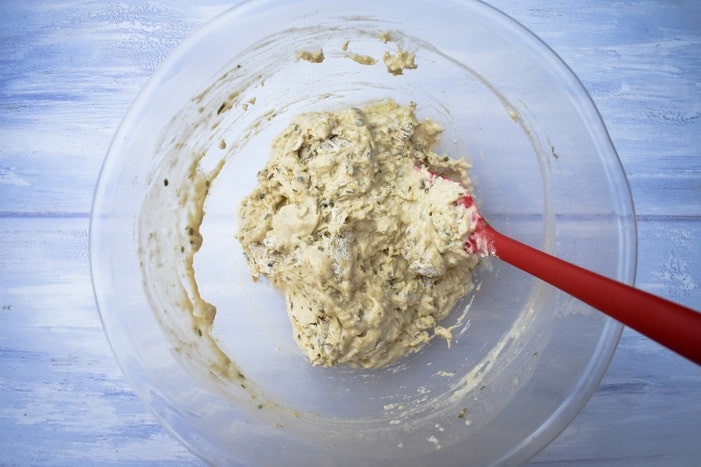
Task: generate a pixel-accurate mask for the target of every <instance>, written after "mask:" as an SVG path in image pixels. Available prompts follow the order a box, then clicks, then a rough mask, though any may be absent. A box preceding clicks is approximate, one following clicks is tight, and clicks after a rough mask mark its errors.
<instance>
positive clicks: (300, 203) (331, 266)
mask: <svg viewBox="0 0 701 467" xmlns="http://www.w3.org/2000/svg"><path fill="white" fill-rule="evenodd" d="M414 107H415V106H414V105H413V104H411V105H408V106H400V105H398V104H396V103H395V102H393V101H390V100H388V101H382V102H377V103H373V104H371V105H369V106H367V107H365V108H363V109H357V108H351V109H347V110H343V111H340V112H337V113H329V112H324V113H308V114H303V115H300V116H299V117H297V118H296V119H295V120H294V121H293V122H292V123H291V124H290V125H289V126H288V127H287V128H286V129H285V130H284V131H283V132H282V133H281V134H280V135H278V136H277V137H276V139H275V140H274V141H273V146H272V154H271V158H270V160H269V162H268V163H267V165H266V166H265V167H264V168H263V169H262V170H261V171H260V172H259V174H258V185H257V186H256V188H255V189H254V190H253V192H252V193H251V194H250V195H249V196H248V197H246V198H245V199H244V200H243V202H242V204H241V206H240V212H239V215H240V228H239V232H238V239H239V241H240V242H241V245H242V247H243V250H244V253H245V255H246V259H247V262H248V266H249V268H250V270H251V273H252V275H253V277H254V278H256V279H257V278H259V276H260V275H263V276H265V277H267V278H268V279H269V280H270V282H271V283H272V284H273V285H274V286H275V287H276V288H277V289H278V290H280V291H281V292H282V293H283V294H284V295H285V299H286V303H287V312H288V315H289V318H290V320H291V322H292V326H293V331H294V338H295V340H296V341H297V344H298V345H299V347H300V348H301V349H302V350H303V351H304V353H305V354H306V356H307V357H308V358H309V360H310V361H311V362H312V363H313V364H314V365H322V366H332V365H338V364H349V365H352V366H359V367H367V368H378V367H382V366H384V365H387V364H388V363H390V362H392V361H394V360H396V359H397V358H399V357H401V356H403V355H405V354H407V353H409V352H413V351H416V350H418V349H419V348H421V346H423V345H424V344H425V343H426V342H428V341H429V340H430V339H431V337H433V336H434V335H436V334H440V335H441V336H442V337H446V338H448V339H449V338H450V333H449V331H448V330H446V329H445V328H443V327H441V326H439V325H438V322H439V321H440V320H441V319H443V318H445V317H446V316H447V315H448V314H449V313H450V311H451V309H452V308H453V306H454V305H455V303H456V301H457V300H458V299H459V298H460V297H461V296H462V295H464V294H465V293H466V292H467V291H468V290H469V289H470V288H471V282H470V271H471V270H472V269H473V268H474V267H475V266H476V264H477V262H478V258H477V257H476V256H471V255H468V254H467V253H466V252H465V250H464V248H463V244H464V240H465V238H466V237H467V236H468V235H469V233H470V232H471V231H472V230H473V226H472V225H471V223H470V213H469V211H468V210H466V209H464V208H462V207H458V206H456V202H457V200H458V199H459V198H460V197H461V196H462V195H464V194H465V193H466V192H469V190H470V187H471V185H470V183H469V180H468V179H467V178H466V174H467V164H466V163H465V162H464V161H461V160H460V161H459V160H453V159H450V158H448V157H441V156H439V155H437V154H436V153H434V152H433V149H432V148H433V147H434V146H435V145H436V143H437V140H438V136H439V134H440V132H441V128H440V127H439V126H438V125H437V124H436V123H434V122H432V121H430V120H423V121H418V120H417V118H416V116H415V114H414ZM434 174H436V175H440V177H437V176H435V175H434ZM456 182H457V183H456Z"/></svg>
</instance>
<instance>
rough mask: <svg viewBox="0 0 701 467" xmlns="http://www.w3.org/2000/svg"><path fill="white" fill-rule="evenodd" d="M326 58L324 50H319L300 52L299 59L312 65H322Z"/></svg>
mask: <svg viewBox="0 0 701 467" xmlns="http://www.w3.org/2000/svg"><path fill="white" fill-rule="evenodd" d="M325 58H326V57H325V56H324V51H323V50H322V49H317V50H298V51H297V59H299V60H304V61H307V62H310V63H321V62H323V61H324V59H325Z"/></svg>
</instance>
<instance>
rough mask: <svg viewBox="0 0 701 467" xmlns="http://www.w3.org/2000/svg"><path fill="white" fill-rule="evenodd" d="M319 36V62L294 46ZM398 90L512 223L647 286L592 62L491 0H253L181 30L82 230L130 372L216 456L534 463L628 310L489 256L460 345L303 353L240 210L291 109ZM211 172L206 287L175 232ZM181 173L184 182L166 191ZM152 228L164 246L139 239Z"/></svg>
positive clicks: (582, 260) (192, 440)
mask: <svg viewBox="0 0 701 467" xmlns="http://www.w3.org/2000/svg"><path fill="white" fill-rule="evenodd" d="M384 32H388V33H389V41H387V42H385V41H384V40H382V37H383V36H382V33H384ZM385 39H387V37H386V36H385ZM346 42H347V44H346ZM344 46H345V47H344ZM398 47H401V48H402V49H404V50H408V51H410V52H412V53H415V54H416V63H417V64H418V68H417V69H415V70H406V71H405V72H404V74H403V75H401V76H393V75H391V74H389V73H388V72H387V70H386V69H385V67H384V65H383V64H382V60H381V58H382V54H383V53H384V52H385V51H389V52H394V51H396V50H397V48H398ZM318 48H323V51H324V54H325V60H324V61H323V63H309V62H306V61H303V60H302V61H300V60H298V59H297V58H296V52H297V51H299V50H315V49H318ZM344 48H345V49H347V50H344ZM349 53H359V54H363V55H370V56H373V57H375V58H378V59H380V60H379V61H378V63H377V64H375V65H372V66H368V65H361V64H359V63H356V62H354V61H353V60H351V59H349V58H348V57H347V54H349ZM388 97H390V98H393V99H394V100H396V101H397V102H399V103H403V104H406V103H408V102H409V101H413V102H416V104H417V113H418V115H419V116H420V117H430V118H432V119H434V120H436V121H438V122H439V123H441V124H442V125H443V126H444V127H445V132H444V136H443V146H442V151H443V152H444V153H447V154H450V155H453V156H456V157H462V156H467V157H468V158H469V160H470V162H471V164H472V172H471V174H472V178H473V181H474V184H475V189H476V195H477V199H478V200H479V203H480V204H481V207H482V210H483V212H484V213H485V215H486V217H487V218H488V219H490V221H491V222H492V224H494V225H495V226H496V227H497V228H498V229H499V230H501V231H503V232H504V233H506V234H508V235H510V236H513V237H515V238H517V239H520V240H522V241H525V242H527V243H529V244H531V245H533V246H536V247H538V248H541V249H543V250H546V251H548V252H550V253H553V254H555V255H557V256H559V257H561V258H564V259H566V260H568V261H571V262H574V263H576V264H579V265H581V266H584V267H586V268H589V269H592V270H595V271H597V272H599V273H603V274H605V275H608V276H610V277H614V278H616V279H618V280H620V281H624V282H628V283H632V282H633V279H634V271H635V257H636V237H635V221H634V214H633V207H632V202H631V197H630V193H629V189H628V185H627V182H626V179H625V175H624V173H623V170H622V168H621V165H620V163H619V160H618V158H617V155H616V153H615V150H614V148H613V147H612V145H611V142H610V141H609V138H608V135H607V133H606V129H605V128H604V125H603V123H602V121H601V118H600V117H599V115H598V113H597V111H596V109H595V107H594V105H593V103H592V102H591V100H590V98H589V97H588V95H587V93H586V91H585V90H584V88H583V87H582V85H581V84H580V83H579V81H578V80H577V78H576V77H575V76H574V75H573V73H572V72H571V71H570V70H569V69H568V68H567V66H566V65H565V64H564V63H563V62H562V61H561V60H560V59H559V58H558V57H557V56H556V55H555V54H554V53H553V52H552V51H551V50H550V49H549V48H548V47H547V46H546V45H545V44H543V43H542V42H541V41H540V40H539V39H537V38H536V37H535V36H534V35H532V34H531V33H530V32H529V31H527V30H526V29H525V28H523V27H522V26H520V25H519V24H517V23H516V22H515V21H513V20H512V19H510V18H508V17H507V16H505V15H504V14H502V13H501V12H499V11H497V10H495V9H493V8H491V7H489V6H487V5H484V4H482V3H478V2H458V1H443V0H441V1H425V2H411V3H407V2H398V1H393V2H378V1H375V0H367V1H366V0H363V1H357V2H326V1H321V0H318V1H306V2H294V3H288V2H273V1H265V0H263V1H253V2H246V3H243V4H241V5H240V6H237V7H235V8H233V9H231V10H229V11H227V12H226V13H224V14H222V15H221V16H219V17H218V18H216V19H215V20H214V21H212V22H211V23H209V24H208V25H206V26H205V27H204V28H202V29H201V30H200V31H199V32H197V33H196V34H194V35H193V36H192V37H190V38H189V39H188V40H186V41H185V42H184V43H183V44H182V45H181V46H180V47H179V48H178V49H177V50H176V51H175V53H173V54H172V56H171V57H170V58H169V59H168V60H167V61H166V62H165V63H164V64H163V66H162V67H161V68H160V69H159V70H158V71H157V72H156V73H155V74H154V76H153V77H152V79H151V80H150V82H149V83H148V85H147V86H146V87H145V88H144V90H143V91H142V92H141V94H140V95H139V97H138V98H137V100H136V102H135V103H134V104H133V106H132V107H131V109H130V110H129V112H128V113H127V115H126V116H125V118H124V120H123V122H122V124H121V125H120V127H119V130H118V132H117V134H116V136H115V139H114V141H113V144H112V146H111V148H110V151H109V154H108V155H107V158H106V160H105V163H104V167H103V170H102V173H101V176H100V180H99V183H98V187H97V191H96V194H95V201H94V207H93V214H92V222H91V233H90V242H91V244H90V252H91V266H92V273H93V283H94V288H95V294H96V297H97V301H98V305H99V309H100V314H101V317H102V320H103V323H104V327H105V330H106V333H107V336H108V338H109V340H110V343H111V345H112V347H113V349H114V353H115V355H116V357H117V359H118V360H119V362H120V364H121V366H122V369H123V370H124V373H125V375H126V376H127V378H128V379H129V380H130V381H131V383H132V385H133V387H134V390H135V391H136V393H137V394H138V395H139V397H140V398H141V399H142V400H143V401H144V403H145V404H146V405H147V406H148V407H149V408H150V409H151V410H152V411H153V412H154V413H155V414H156V416H157V417H158V418H159V419H160V420H161V422H162V423H163V424H164V425H165V426H166V427H167V428H168V429H170V430H171V431H172V433H173V434H174V435H175V436H176V437H178V438H179V439H180V440H181V441H182V442H183V443H184V444H185V445H186V446H188V447H189V448H190V449H191V450H192V451H193V452H195V453H196V454H198V455H199V456H201V457H202V458H204V459H206V460H208V461H210V462H212V463H214V464H219V465H235V464H246V465H249V464H250V465H278V464H279V463H280V461H281V459H284V462H285V464H290V465H329V464H331V463H333V464H341V465H346V464H348V465H356V464H370V465H402V466H408V465H427V464H428V463H435V464H436V465H490V464H504V463H505V464H518V463H522V462H525V461H526V460H528V459H529V458H530V457H531V456H533V455H534V454H535V453H536V452H538V450H540V449H541V448H542V447H544V446H545V445H546V444H547V443H548V442H549V441H550V440H552V439H553V438H554V437H555V436H557V434H558V433H559V432H560V431H561V430H562V429H563V428H564V427H565V426H566V425H567V424H568V423H569V422H570V421H571V420H572V419H573V418H574V417H575V415H576V414H577V412H578V411H579V410H580V409H581V407H582V406H583V405H584V404H585V403H586V401H587V400H588V398H589V397H590V396H591V394H592V393H593V392H594V391H595V389H596V387H597V384H598V383H599V381H600V378H601V377H602V375H603V373H604V372H605V370H606V367H607V365H608V362H609V360H610V358H611V356H612V354H613V352H614V350H615V347H616V344H617V342H618V337H619V335H620V332H621V326H620V325H619V324H617V323H616V322H614V321H612V320H610V319H608V318H606V317H605V316H603V315H602V314H601V313H599V312H597V311H595V310H592V309H590V308H589V307H587V306H585V305H583V304H582V303H580V302H578V301H577V300H575V299H572V298H570V297H569V296H567V295H565V294H563V293H560V292H559V291H557V290H554V289H553V288H551V287H549V286H545V285H544V284H542V283H541V282H539V281H537V280H535V279H533V278H531V277H529V276H528V275H526V274H524V273H522V272H520V271H517V270H515V269H514V268H512V267H510V266H508V265H505V264H502V263H500V262H499V261H498V260H494V259H492V260H487V261H485V263H484V264H483V265H482V266H481V267H480V269H479V272H478V273H477V275H476V278H475V282H476V285H477V287H476V288H475V291H474V292H473V293H472V294H470V296H468V297H465V299H464V300H463V301H461V303H460V304H459V305H458V306H457V308H456V310H454V312H453V313H452V315H451V317H450V318H448V320H447V322H446V323H443V324H445V325H450V324H455V325H456V326H457V328H456V330H455V331H454V334H455V337H456V339H455V341H454V342H453V343H452V345H451V346H450V347H448V346H447V345H446V342H445V341H443V340H442V339H434V340H433V341H432V342H431V343H429V344H428V345H427V346H426V347H425V348H424V349H422V350H421V351H420V352H418V353H416V354H412V355H409V356H407V357H406V358H403V359H401V360H400V361H398V362H396V363H395V364H393V365H390V366H389V367H388V368H384V369H380V370H359V369H352V368H331V369H329V368H314V367H311V366H310V365H309V364H308V362H307V361H306V360H305V358H304V356H303V355H302V353H301V351H299V350H298V349H297V348H296V346H295V344H294V341H293V339H292V335H291V327H290V325H289V323H288V319H287V316H286V313H285V309H284V303H283V301H282V299H281V297H280V296H279V295H278V294H277V293H276V292H275V291H274V290H272V288H271V287H270V286H269V285H268V284H267V283H265V282H259V283H254V282H253V281H252V280H251V279H250V277H249V275H248V271H247V269H246V265H245V262H244V259H243V256H242V254H241V250H240V247H239V245H238V244H237V242H236V240H235V238H234V233H235V231H236V223H237V219H236V210H237V206H238V203H239V201H240V199H241V198H242V197H243V196H244V195H245V194H247V193H248V192H249V191H250V189H251V188H252V187H253V186H254V184H255V175H256V172H257V171H258V170H259V169H260V168H261V167H262V166H263V165H264V163H265V161H266V159H267V157H268V150H269V146H270V141H271V138H272V136H273V135H275V134H276V133H277V132H279V131H280V130H281V129H282V128H283V127H284V126H285V125H286V124H287V123H288V122H289V121H290V120H291V118H292V117H293V116H294V115H296V114H298V113H300V112H303V111H309V110H321V109H323V110H326V109H337V108H341V107H347V106H358V105H361V104H363V103H366V102H368V101H371V100H375V99H383V98H388ZM227 103H228V104H227ZM222 140H223V141H224V142H225V143H226V148H224V144H222ZM202 154H206V156H204V157H203V158H202V159H201V160H200V161H199V165H193V164H194V162H193V161H198V160H199V158H200V155H202ZM221 164H223V165H221ZM219 168H221V172H219V173H218V176H217V177H216V178H214V173H215V172H216V170H218V169H219ZM195 169H196V170H199V171H200V172H198V173H199V174H200V175H202V174H204V175H202V176H203V177H209V178H208V179H207V182H208V183H207V185H208V189H209V196H208V198H207V202H206V205H205V208H206V214H205V216H204V220H203V222H202V225H201V229H200V232H201V234H202V236H203V238H204V242H203V244H202V248H201V249H200V251H199V252H198V253H197V254H196V255H195V257H194V268H195V278H196V281H197V288H196V289H195V288H194V286H193V284H190V283H188V282H187V277H186V276H183V275H182V271H183V270H182V267H183V260H182V259H178V258H177V254H176V253H177V251H178V249H180V246H181V245H179V244H177V242H175V243H173V239H176V240H177V239H179V238H180V237H177V236H173V235H170V236H169V234H167V232H168V229H169V228H171V229H181V228H182V229H185V230H187V228H188V227H189V226H188V225H187V223H188V222H189V221H191V220H192V219H195V220H196V218H197V214H198V213H197V212H196V211H197V210H196V209H195V211H192V209H193V208H192V205H191V204H187V203H191V202H192V199H191V198H187V195H183V194H182V193H188V190H189V189H191V188H192V187H193V186H194V187H196V186H200V187H201V186H204V185H201V184H200V185H197V183H199V182H202V180H203V179H202V178H201V177H200V179H198V180H199V182H197V180H194V179H193V181H192V183H190V184H188V183H189V182H188V177H189V176H192V173H190V172H188V170H195ZM212 170H214V171H215V172H212ZM188 174H189V175H188ZM169 176H170V177H171V179H170V187H168V186H166V180H165V179H166V178H168V177H169ZM195 178H196V177H195ZM210 183H211V186H209V184H210ZM169 188H170V189H174V190H175V189H177V190H180V191H179V193H180V198H178V197H167V196H162V193H164V192H165V191H164V190H167V189H169ZM190 194H192V193H190ZM185 198H187V199H185ZM183 199H185V201H186V207H180V206H179V204H178V203H179V202H180V201H182V200H183ZM178 200H180V201H178ZM188 216H189V217H188ZM161 234H162V235H161ZM159 235H160V236H159ZM149 236H150V237H149ZM146 238H151V239H153V238H155V239H156V240H153V241H154V242H155V243H151V245H154V244H155V245H157V246H158V245H160V246H159V248H161V249H160V250H148V251H147V250H145V249H144V245H146V244H148V243H145V242H147V240H146ZM159 242H160V243H159ZM154 251H155V252H154ZM182 251H185V248H184V247H183V249H182ZM174 252H175V253H174ZM185 262H187V260H185ZM173 291H175V292H173ZM198 293H199V294H201V296H202V297H203V298H204V299H205V300H206V301H207V302H210V303H212V304H213V305H215V306H216V307H217V315H216V319H215V321H214V326H213V329H212V332H211V335H212V336H213V338H214V340H212V341H210V343H212V342H215V343H217V344H218V348H219V349H220V350H221V351H220V352H217V351H216V349H214V350H212V349H213V348H212V347H211V346H210V347H207V348H205V347H206V346H203V344H201V341H198V339H197V337H198V336H196V335H195V334H196V333H195V332H193V329H194V328H193V327H192V323H191V322H190V321H188V319H189V315H188V314H187V313H186V312H185V311H184V310H183V309H181V307H179V306H178V305H177V304H178V303H180V302H178V300H180V299H182V300H190V301H192V300H193V296H195V295H197V294H198ZM178 294H180V295H178ZM175 295H178V296H179V297H180V298H177V299H174V298H173V297H174V296H175ZM182 297H186V298H182ZM195 331H196V329H195ZM193 336H194V337H193ZM222 362H224V363H226V365H225V367H226V368H225V369H222V368H224V367H223V366H222ZM227 372H228V373H227ZM239 373H242V375H245V379H244V376H239ZM222 375H224V376H222ZM227 375H228V376H227Z"/></svg>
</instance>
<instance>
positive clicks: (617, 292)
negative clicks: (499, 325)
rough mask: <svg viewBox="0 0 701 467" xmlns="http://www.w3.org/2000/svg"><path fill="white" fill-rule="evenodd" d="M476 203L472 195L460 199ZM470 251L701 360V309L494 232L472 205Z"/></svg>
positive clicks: (681, 352) (693, 359)
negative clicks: (529, 276) (505, 265)
mask: <svg viewBox="0 0 701 467" xmlns="http://www.w3.org/2000/svg"><path fill="white" fill-rule="evenodd" d="M458 203H459V204H461V205H462V206H464V207H465V208H471V207H473V206H474V202H473V200H472V197H470V196H469V195H465V196H463V197H462V198H461V199H460V200H459V202H458ZM473 222H474V223H476V225H477V228H476V229H475V231H474V232H473V233H472V234H471V235H470V236H469V238H468V239H467V241H466V243H465V250H466V251H467V252H468V253H472V254H479V255H483V256H486V255H491V256H496V257H497V258H499V259H501V260H502V261H505V262H507V263H509V264H511V265H513V266H516V267H517V268H519V269H521V270H523V271H526V272H527V273H529V274H532V275H534V276H535V277H537V278H539V279H541V280H543V281H545V282H547V283H549V284H551V285H554V286H555V287H557V288H558V289H560V290H563V291H565V292H567V293H568V294H570V295H572V296H573V297H576V298H578V299H580V300H582V301H583V302H585V303H587V304H589V305H591V306H593V307H594V308H597V309H598V310H600V311H602V312H604V313H606V314H607V315H609V316H611V317H612V318H614V319H616V320H618V321H620V322H621V323H623V324H625V325H626V326H629V327H631V328H633V329H635V330H636V331H638V332H640V333H642V334H644V335H646V336H647V337H649V338H650V339H653V340H655V341H657V342H658V343H660V344H662V345H664V346H665V347H667V348H669V349H671V350H673V351H675V352H677V353H678V354H680V355H682V356H684V357H686V358H688V359H689V360H691V361H693V362H695V363H696V364H698V365H701V313H698V312H696V311H694V310H692V309H690V308H686V307H684V306H681V305H678V304H676V303H673V302H670V301H668V300H665V299H663V298H660V297H657V296H655V295H652V294H649V293H647V292H643V291H642V290H638V289H635V288H633V287H630V286H628V285H626V284H622V283H620V282H617V281H615V280H612V279H609V278H608V277H604V276H602V275H600V274H596V273H594V272H592V271H588V270H586V269H583V268H580V267H579V266H575V265H574V264H571V263H568V262H566V261H563V260H561V259H558V258H555V257H554V256H551V255H549V254H547V253H543V252H542V251H539V250H536V249H535V248H531V247H530V246H528V245H525V244H523V243H521V242H518V241H516V240H514V239H512V238H509V237H507V236H505V235H503V234H501V233H499V232H497V231H496V230H495V229H494V228H493V227H492V226H490V225H489V223H487V221H486V220H485V219H484V217H482V215H481V214H480V213H479V211H478V210H477V209H474V210H473Z"/></svg>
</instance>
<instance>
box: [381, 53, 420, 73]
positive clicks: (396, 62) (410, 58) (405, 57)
mask: <svg viewBox="0 0 701 467" xmlns="http://www.w3.org/2000/svg"><path fill="white" fill-rule="evenodd" d="M415 60H416V55H414V54H413V53H411V52H407V51H406V50H401V49H399V50H397V53H395V54H394V55H392V54H391V53H389V52H385V54H384V55H383V57H382V61H383V62H385V65H386V66H387V71H388V72H389V73H391V74H393V75H395V76H397V75H401V74H404V70H415V69H416V68H418V65H417V64H416V63H414V61H415Z"/></svg>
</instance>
